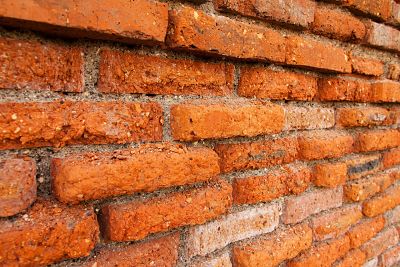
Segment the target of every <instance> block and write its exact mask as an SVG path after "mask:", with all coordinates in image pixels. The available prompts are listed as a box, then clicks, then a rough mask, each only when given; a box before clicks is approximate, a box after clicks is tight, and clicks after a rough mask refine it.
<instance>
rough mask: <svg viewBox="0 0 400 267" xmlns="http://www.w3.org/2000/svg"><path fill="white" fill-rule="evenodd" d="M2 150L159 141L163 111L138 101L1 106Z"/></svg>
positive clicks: (63, 102)
mask: <svg viewBox="0 0 400 267" xmlns="http://www.w3.org/2000/svg"><path fill="white" fill-rule="evenodd" d="M0 113H1V114H3V115H2V116H1V117H0V128H1V129H2V131H1V132H0V149H14V148H24V147H42V146H56V147H59V146H63V145H66V144H108V143H118V144H122V143H128V142H134V141H158V140H161V137H162V125H161V118H162V109H161V106H160V105H159V104H157V103H152V102H149V103H135V102H113V101H110V102H86V101H83V102H72V101H62V100H61V101H54V102H29V103H28V102H25V103H15V102H6V103H1V104H0Z"/></svg>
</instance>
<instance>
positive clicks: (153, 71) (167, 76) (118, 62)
mask: <svg viewBox="0 0 400 267" xmlns="http://www.w3.org/2000/svg"><path fill="white" fill-rule="evenodd" d="M233 71H234V69H233V65H231V64H227V63H219V64H214V63H206V62H201V61H192V60H184V59H167V58H162V57H155V56H143V55H138V54H133V53H122V52H119V51H111V50H103V51H102V52H101V61H100V79H99V90H100V91H101V92H105V93H143V94H173V95H190V94H194V95H229V94H232V92H233Z"/></svg>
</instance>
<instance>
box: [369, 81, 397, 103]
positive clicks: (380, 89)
mask: <svg viewBox="0 0 400 267" xmlns="http://www.w3.org/2000/svg"><path fill="white" fill-rule="evenodd" d="M371 102H389V103H390V102H400V83H399V82H392V81H382V82H376V83H373V84H372V85H371Z"/></svg>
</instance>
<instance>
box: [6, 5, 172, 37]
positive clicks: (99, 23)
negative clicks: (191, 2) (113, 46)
mask: <svg viewBox="0 0 400 267" xmlns="http://www.w3.org/2000/svg"><path fill="white" fill-rule="evenodd" d="M138 11H140V12H138ZM0 17H1V19H0V23H1V24H5V25H11V26H18V27H21V26H22V27H24V28H29V29H34V30H39V31H44V32H50V33H55V34H57V35H60V34H61V33H62V35H67V36H72V37H90V38H101V39H113V40H118V41H125V42H129V43H132V42H133V43H136V42H145V43H151V44H153V43H156V44H159V43H163V42H164V38H165V35H166V31H167V26H168V5H167V4H166V3H160V2H156V1H150V0H136V1H128V2H127V1H123V0H113V1H107V2H102V3H101V5H99V4H98V2H97V1H96V0H87V1H46V2H37V1H36V0H15V1H12V2H5V3H4V4H3V5H2V9H1V10H0Z"/></svg>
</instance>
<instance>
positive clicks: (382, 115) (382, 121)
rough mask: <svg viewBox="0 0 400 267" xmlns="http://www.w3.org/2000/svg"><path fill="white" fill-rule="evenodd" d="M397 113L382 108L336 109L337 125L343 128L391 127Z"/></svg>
mask: <svg viewBox="0 0 400 267" xmlns="http://www.w3.org/2000/svg"><path fill="white" fill-rule="evenodd" d="M395 119H396V118H395V113H394V112H391V111H390V110H388V109H386V108H380V107H356V108H338V109H336V123H337V124H338V125H339V126H342V127H361V126H377V125H391V124H394V123H395Z"/></svg>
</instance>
